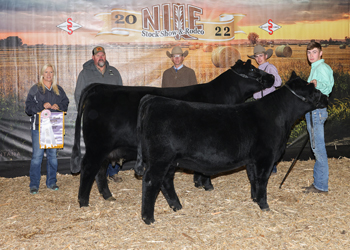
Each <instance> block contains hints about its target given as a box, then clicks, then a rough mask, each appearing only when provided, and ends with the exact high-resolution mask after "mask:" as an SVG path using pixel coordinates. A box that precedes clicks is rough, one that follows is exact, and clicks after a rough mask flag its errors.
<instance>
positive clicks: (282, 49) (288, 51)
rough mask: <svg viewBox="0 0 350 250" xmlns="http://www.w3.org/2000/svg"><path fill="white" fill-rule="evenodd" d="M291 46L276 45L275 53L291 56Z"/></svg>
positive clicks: (281, 55) (279, 55)
mask: <svg viewBox="0 0 350 250" xmlns="http://www.w3.org/2000/svg"><path fill="white" fill-rule="evenodd" d="M292 53H293V51H292V48H291V47H289V46H288V45H281V46H278V47H276V50H275V54H276V56H278V57H291V56H292Z"/></svg>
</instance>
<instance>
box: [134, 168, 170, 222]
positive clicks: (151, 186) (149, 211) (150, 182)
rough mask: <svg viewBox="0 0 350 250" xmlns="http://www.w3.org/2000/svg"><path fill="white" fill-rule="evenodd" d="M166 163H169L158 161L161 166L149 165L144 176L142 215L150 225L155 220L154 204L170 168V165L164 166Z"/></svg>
mask: <svg viewBox="0 0 350 250" xmlns="http://www.w3.org/2000/svg"><path fill="white" fill-rule="evenodd" d="M166 165H167V163H161V164H159V163H157V166H160V167H157V166H155V165H154V166H153V165H148V166H147V168H146V171H145V173H144V175H143V177H142V208H141V216H142V220H143V221H144V222H145V223H146V224H148V225H149V224H151V223H153V222H154V205H155V203H156V199H157V196H158V194H159V191H160V189H161V186H162V183H163V180H164V176H165V175H166V172H167V170H168V167H166V168H164V166H166Z"/></svg>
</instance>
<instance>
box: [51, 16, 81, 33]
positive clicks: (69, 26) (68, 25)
mask: <svg viewBox="0 0 350 250" xmlns="http://www.w3.org/2000/svg"><path fill="white" fill-rule="evenodd" d="M56 27H57V28H60V29H62V30H64V31H66V32H68V34H69V35H72V34H73V31H74V30H77V29H79V28H81V27H83V26H81V25H80V24H77V23H75V22H73V21H72V18H67V21H65V22H64V23H61V24H59V25H57V26H56Z"/></svg>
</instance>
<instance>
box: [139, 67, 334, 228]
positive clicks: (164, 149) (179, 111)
mask: <svg viewBox="0 0 350 250" xmlns="http://www.w3.org/2000/svg"><path fill="white" fill-rule="evenodd" d="M327 103H328V101H327V96H325V95H323V94H322V93H321V92H320V91H319V90H316V89H315V87H314V85H313V84H308V83H307V82H306V81H304V80H302V79H300V78H299V77H297V76H296V75H295V73H294V72H293V74H292V77H291V78H290V79H289V81H288V82H287V83H286V86H285V87H282V88H280V89H279V90H276V91H275V92H273V93H271V94H269V95H267V96H265V97H264V98H262V99H260V100H258V101H255V102H248V103H244V104H238V105H213V104H204V103H192V102H185V101H179V100H174V99H169V98H164V97H157V96H149V95H147V96H145V97H144V98H143V99H142V100H141V102H140V109H139V118H138V125H137V126H138V127H137V130H138V136H139V140H140V143H141V149H142V155H138V157H142V158H143V159H137V162H138V163H140V164H139V165H138V166H135V171H136V173H139V174H141V173H143V166H145V168H146V169H145V173H144V175H143V179H142V219H143V220H144V221H145V223H146V224H150V223H152V222H154V204H155V201H156V198H157V195H158V193H159V191H160V190H162V193H163V195H164V196H165V198H166V200H167V202H168V204H169V206H170V207H171V208H172V209H173V210H174V211H177V210H179V209H181V208H182V206H181V204H180V201H179V199H178V197H177V194H176V192H175V188H174V182H173V179H174V174H175V167H176V166H179V167H181V168H184V169H190V170H193V171H197V172H200V173H204V174H206V175H208V176H210V175H214V174H218V173H222V172H225V171H229V170H232V169H235V168H238V167H240V166H244V165H246V169H247V174H248V178H249V181H250V184H251V198H252V199H253V201H254V202H257V203H258V205H259V206H260V208H261V209H262V210H269V206H268V204H267V198H266V187H267V182H268V179H269V176H270V174H271V171H272V168H273V165H274V164H275V163H276V162H277V161H278V160H279V159H280V158H281V156H282V154H283V152H284V150H285V147H286V143H287V140H288V137H289V134H290V130H291V127H292V125H293V124H294V122H295V121H296V120H297V119H298V118H300V117H301V116H302V115H304V114H305V113H306V112H308V111H311V110H313V109H315V108H324V107H326V106H327ZM141 163H142V164H141Z"/></svg>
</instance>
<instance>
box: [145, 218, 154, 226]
mask: <svg viewBox="0 0 350 250" xmlns="http://www.w3.org/2000/svg"><path fill="white" fill-rule="evenodd" d="M142 220H143V221H144V222H145V223H146V224H147V225H151V224H152V223H154V221H155V220H154V218H151V219H146V218H142Z"/></svg>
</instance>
